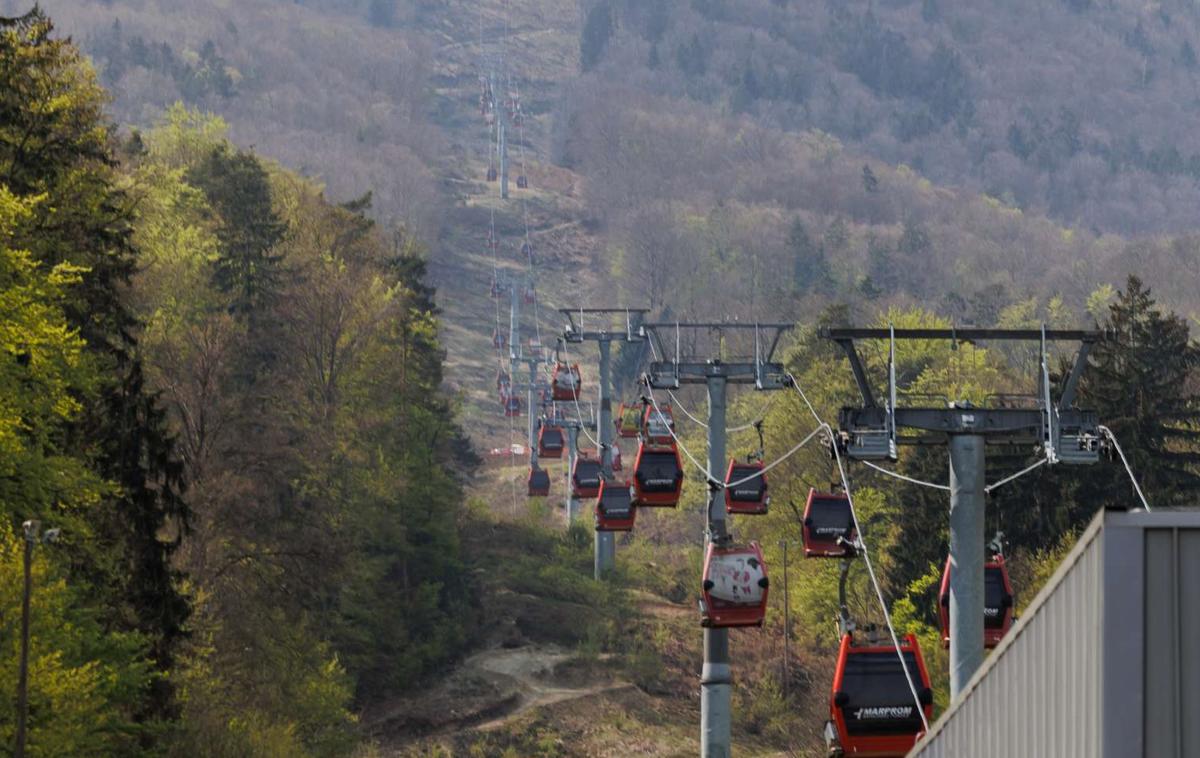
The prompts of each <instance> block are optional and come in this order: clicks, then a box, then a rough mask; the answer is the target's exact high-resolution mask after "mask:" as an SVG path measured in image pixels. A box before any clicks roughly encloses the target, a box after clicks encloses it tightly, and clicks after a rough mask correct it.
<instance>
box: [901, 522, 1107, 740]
mask: <svg viewBox="0 0 1200 758" xmlns="http://www.w3.org/2000/svg"><path fill="white" fill-rule="evenodd" d="M1097 526H1099V525H1098V524H1093V526H1092V527H1091V528H1089V529H1088V530H1087V531H1086V532H1085V533H1084V534H1083V535H1082V537H1081V539H1080V543H1079V544H1078V545H1076V547H1075V549H1074V550H1073V551H1072V552H1071V553H1070V555H1068V557H1067V559H1066V560H1065V561H1064V565H1063V566H1062V567H1060V568H1059V571H1058V572H1057V573H1056V574H1055V577H1054V578H1052V579H1051V580H1050V581H1049V582H1047V584H1046V588H1045V590H1043V592H1042V593H1041V594H1040V595H1039V596H1038V597H1037V598H1036V599H1035V601H1034V603H1032V604H1031V606H1030V608H1029V610H1028V611H1026V615H1025V617H1024V618H1022V619H1021V621H1020V622H1019V623H1018V625H1017V626H1015V627H1014V628H1013V631H1012V632H1011V633H1010V634H1009V635H1008V637H1007V638H1006V639H1005V640H1004V642H1003V643H1002V644H1001V646H1000V647H998V648H997V649H996V650H995V651H994V652H993V653H992V654H991V655H990V656H988V659H987V660H986V661H985V663H984V666H983V669H982V672H983V673H982V677H981V678H976V679H974V680H973V684H972V685H971V686H970V687H969V688H968V690H967V692H966V693H965V695H964V697H963V698H962V699H961V700H960V701H959V702H958V703H957V704H956V705H955V706H953V707H952V708H951V709H950V710H949V711H948V712H947V716H948V718H943V719H942V720H940V721H939V722H938V724H936V725H935V726H934V727H933V730H932V732H931V735H930V739H929V740H928V741H926V742H924V743H923V744H921V745H919V746H918V748H917V750H915V751H914V752H913V753H910V755H913V756H920V757H921V758H966V757H969V758H1013V756H1031V757H1032V756H1055V758H1096V757H1097V756H1099V755H1101V753H1100V747H1099V741H1100V728H1099V720H1100V707H1101V681H1100V676H1101V669H1102V667H1101V657H1102V649H1101V636H1100V631H1101V611H1102V603H1101V592H1102V585H1103V576H1104V571H1103V564H1102V561H1103V557H1102V555H1101V553H1102V542H1101V541H1100V540H1099V539H1097V537H1098V534H1099V529H1097V528H1096V527H1097Z"/></svg>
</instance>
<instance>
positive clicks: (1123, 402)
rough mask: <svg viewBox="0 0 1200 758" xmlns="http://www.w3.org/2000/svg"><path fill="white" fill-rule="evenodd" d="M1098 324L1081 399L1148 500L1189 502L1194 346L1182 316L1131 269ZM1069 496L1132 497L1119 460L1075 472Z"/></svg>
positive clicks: (1194, 475) (1118, 500)
mask: <svg viewBox="0 0 1200 758" xmlns="http://www.w3.org/2000/svg"><path fill="white" fill-rule="evenodd" d="M1104 327H1105V328H1106V329H1108V330H1109V331H1110V333H1111V335H1112V337H1111V338H1110V339H1108V340H1106V341H1104V342H1101V343H1099V344H1098V345H1097V346H1096V348H1095V349H1094V350H1093V355H1092V363H1093V364H1094V365H1091V366H1089V367H1088V369H1087V370H1086V371H1085V372H1084V374H1083V378H1082V380H1081V382H1080V403H1081V404H1085V405H1086V406H1087V407H1090V408H1095V409H1096V410H1097V411H1098V412H1099V414H1100V421H1101V423H1103V424H1105V425H1106V426H1108V427H1109V428H1110V429H1112V431H1113V434H1114V435H1116V437H1117V440H1118V441H1119V442H1120V444H1121V447H1122V449H1124V451H1125V455H1126V456H1127V457H1128V458H1129V463H1130V465H1131V466H1132V467H1133V471H1134V473H1135V474H1136V475H1137V477H1138V479H1139V480H1140V482H1141V485H1142V488H1143V490H1144V491H1145V493H1146V496H1147V497H1148V498H1149V499H1150V501H1151V505H1154V504H1158V505H1164V506H1165V505H1172V504H1194V503H1195V501H1196V497H1197V494H1198V493H1200V447H1198V444H1197V443H1200V429H1198V428H1197V422H1198V421H1200V397H1198V396H1197V395H1196V393H1195V372H1196V369H1197V367H1198V366H1200V350H1198V349H1197V347H1196V346H1195V344H1194V343H1193V342H1192V341H1191V337H1190V335H1189V333H1188V325H1187V322H1186V321H1185V320H1184V319H1183V318H1181V317H1180V316H1178V315H1176V314H1175V313H1164V312H1163V311H1162V310H1161V309H1160V308H1159V307H1158V306H1157V304H1156V303H1155V301H1154V299H1153V298H1152V297H1151V295H1150V290H1149V289H1148V288H1147V287H1146V286H1145V285H1144V284H1143V283H1142V281H1141V280H1140V279H1139V278H1137V277H1136V276H1130V277H1129V280H1128V282H1127V283H1126V286H1125V291H1124V292H1121V293H1119V294H1118V296H1117V299H1116V300H1115V301H1114V302H1113V303H1112V304H1111V305H1110V306H1109V316H1108V319H1107V320H1106V321H1105V323H1104ZM1076 497H1077V499H1079V500H1080V501H1082V502H1081V506H1083V507H1085V508H1086V509H1089V510H1094V509H1095V508H1097V507H1101V506H1104V507H1127V506H1133V505H1136V504H1137V501H1136V495H1134V493H1133V491H1132V488H1131V486H1130V485H1129V483H1128V475H1127V474H1126V472H1125V470H1124V467H1123V466H1122V465H1121V464H1120V462H1115V463H1114V464H1113V465H1110V466H1107V467H1105V468H1104V469H1103V470H1100V471H1095V472H1089V473H1088V474H1087V475H1086V476H1083V477H1080V483H1079V490H1078V493H1077V495H1076ZM1087 515H1090V513H1089V514H1087Z"/></svg>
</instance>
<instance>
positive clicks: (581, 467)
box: [571, 455, 601, 500]
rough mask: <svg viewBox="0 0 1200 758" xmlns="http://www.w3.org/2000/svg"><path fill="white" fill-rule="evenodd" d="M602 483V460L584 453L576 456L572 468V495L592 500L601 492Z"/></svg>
mask: <svg viewBox="0 0 1200 758" xmlns="http://www.w3.org/2000/svg"><path fill="white" fill-rule="evenodd" d="M600 483H601V480H600V461H598V460H596V459H595V458H585V457H583V456H582V455H581V456H579V457H578V458H576V459H575V468H574V469H572V470H571V495H572V496H573V497H576V498H579V499H580V500H590V499H591V498H594V497H596V496H597V495H599V494H600Z"/></svg>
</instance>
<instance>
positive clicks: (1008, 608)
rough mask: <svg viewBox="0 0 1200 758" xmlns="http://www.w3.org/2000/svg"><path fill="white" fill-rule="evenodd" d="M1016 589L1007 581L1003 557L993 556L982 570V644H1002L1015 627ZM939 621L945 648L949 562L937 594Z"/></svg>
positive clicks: (947, 627) (948, 618)
mask: <svg viewBox="0 0 1200 758" xmlns="http://www.w3.org/2000/svg"><path fill="white" fill-rule="evenodd" d="M1013 600H1014V597H1013V589H1012V584H1011V583H1010V582H1009V581H1008V567H1007V566H1005V564H1004V556H1002V555H996V556H993V557H992V559H991V560H990V561H988V562H987V563H986V564H984V567H983V645H984V647H988V648H992V647H996V646H997V645H999V644H1000V640H1002V639H1004V635H1006V634H1008V630H1009V629H1011V628H1012V625H1013ZM938 620H939V621H940V622H941V627H942V646H943V647H950V559H949V558H947V559H946V568H945V569H943V571H942V586H941V589H940V590H939V591H938Z"/></svg>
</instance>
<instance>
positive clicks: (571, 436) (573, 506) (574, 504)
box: [566, 424, 579, 526]
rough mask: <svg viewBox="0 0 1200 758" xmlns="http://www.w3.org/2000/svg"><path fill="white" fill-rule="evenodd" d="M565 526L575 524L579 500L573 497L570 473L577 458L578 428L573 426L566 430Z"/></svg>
mask: <svg viewBox="0 0 1200 758" xmlns="http://www.w3.org/2000/svg"><path fill="white" fill-rule="evenodd" d="M566 429H567V526H570V525H571V524H574V523H575V519H576V518H578V517H579V500H577V499H576V497H575V486H574V482H572V481H571V473H572V472H573V471H574V470H575V461H576V459H578V458H579V427H578V426H575V425H574V424H572V425H570V426H568V427H567V428H566Z"/></svg>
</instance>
